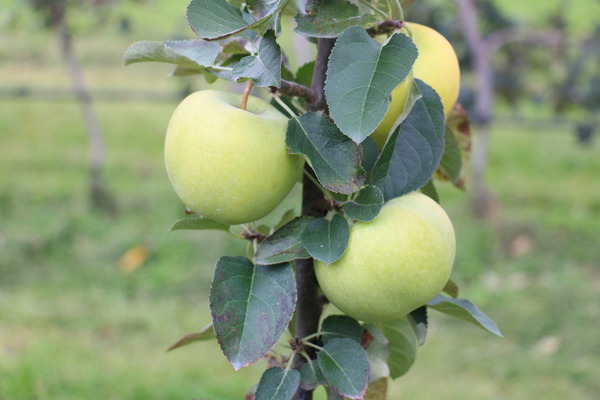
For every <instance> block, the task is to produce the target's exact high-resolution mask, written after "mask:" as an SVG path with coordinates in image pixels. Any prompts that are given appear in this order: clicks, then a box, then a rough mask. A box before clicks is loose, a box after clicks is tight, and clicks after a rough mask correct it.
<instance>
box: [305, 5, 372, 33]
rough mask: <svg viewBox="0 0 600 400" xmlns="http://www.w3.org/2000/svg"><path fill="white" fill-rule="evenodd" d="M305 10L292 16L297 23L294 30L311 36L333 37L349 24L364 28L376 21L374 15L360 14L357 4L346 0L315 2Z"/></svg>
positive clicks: (349, 25)
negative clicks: (304, 12)
mask: <svg viewBox="0 0 600 400" xmlns="http://www.w3.org/2000/svg"><path fill="white" fill-rule="evenodd" d="M309 4H310V3H309ZM307 8H308V7H307ZM306 11H307V13H306V14H298V15H296V17H295V18H294V19H295V20H296V23H297V25H298V26H297V27H296V28H295V29H294V30H295V31H296V32H298V33H300V34H302V35H305V36H311V37H324V38H333V37H337V36H339V35H340V34H341V33H342V32H344V31H345V30H346V29H347V28H349V27H351V26H361V27H364V28H366V27H368V26H369V25H373V24H375V23H376V22H377V18H376V17H375V16H374V15H372V14H362V13H361V12H360V10H359V9H358V7H357V6H355V5H354V4H351V3H349V2H348V1H346V0H329V1H320V2H316V4H315V5H313V6H312V7H310V8H308V9H307V10H306Z"/></svg>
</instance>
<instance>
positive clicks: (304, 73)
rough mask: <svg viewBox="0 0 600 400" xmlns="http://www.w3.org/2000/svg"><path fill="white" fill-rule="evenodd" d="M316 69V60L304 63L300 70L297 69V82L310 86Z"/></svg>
mask: <svg viewBox="0 0 600 400" xmlns="http://www.w3.org/2000/svg"><path fill="white" fill-rule="evenodd" d="M314 71H315V62H314V61H310V62H307V63H306V64H303V65H302V66H301V67H300V68H298V71H296V82H297V83H299V84H301V85H304V86H306V87H310V85H311V83H312V78H313V73H314Z"/></svg>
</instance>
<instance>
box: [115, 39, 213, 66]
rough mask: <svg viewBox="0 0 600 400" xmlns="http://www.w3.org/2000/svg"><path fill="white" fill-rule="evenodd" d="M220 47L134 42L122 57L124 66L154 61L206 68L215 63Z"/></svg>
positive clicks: (195, 42) (188, 42)
mask: <svg viewBox="0 0 600 400" xmlns="http://www.w3.org/2000/svg"><path fill="white" fill-rule="evenodd" d="M220 49H221V47H220V46H219V45H218V44H217V43H209V42H205V41H203V40H169V41H166V42H153V41H141V42H135V43H133V44H132V45H131V46H129V48H127V50H125V55H124V56H123V63H124V64H125V65H129V64H133V63H138V62H145V61H156V62H165V63H171V64H176V65H181V66H185V67H191V68H198V67H208V66H211V65H213V64H214V63H215V60H216V59H217V56H218V54H219V51H220Z"/></svg>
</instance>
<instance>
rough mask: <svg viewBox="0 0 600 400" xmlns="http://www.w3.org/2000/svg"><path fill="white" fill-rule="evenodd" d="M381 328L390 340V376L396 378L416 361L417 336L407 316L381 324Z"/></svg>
mask: <svg viewBox="0 0 600 400" xmlns="http://www.w3.org/2000/svg"><path fill="white" fill-rule="evenodd" d="M381 329H383V332H384V333H385V336H386V337H387V339H388V340H389V342H390V358H389V360H388V364H389V366H390V376H391V377H392V379H396V378H398V377H400V376H402V375H404V374H405V373H406V372H408V370H409V369H410V367H411V366H412V365H413V363H414V362H415V358H416V356H417V338H416V336H415V332H414V330H413V328H412V327H411V325H410V323H409V322H408V320H407V319H406V318H402V319H399V320H396V321H391V322H386V323H383V324H381Z"/></svg>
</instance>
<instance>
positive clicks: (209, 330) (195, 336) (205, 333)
mask: <svg viewBox="0 0 600 400" xmlns="http://www.w3.org/2000/svg"><path fill="white" fill-rule="evenodd" d="M216 338H217V335H216V334H215V330H214V328H213V325H212V323H210V324H208V325H206V326H205V327H204V328H202V329H200V330H199V331H198V332H193V333H188V334H187V335H185V336H183V337H182V338H181V339H179V340H178V341H177V342H175V343H174V344H173V345H172V346H171V347H169V348H168V349H167V351H171V350H175V349H177V348H179V347H183V346H187V345H188V344H192V343H196V342H201V341H204V340H211V339H216Z"/></svg>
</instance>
